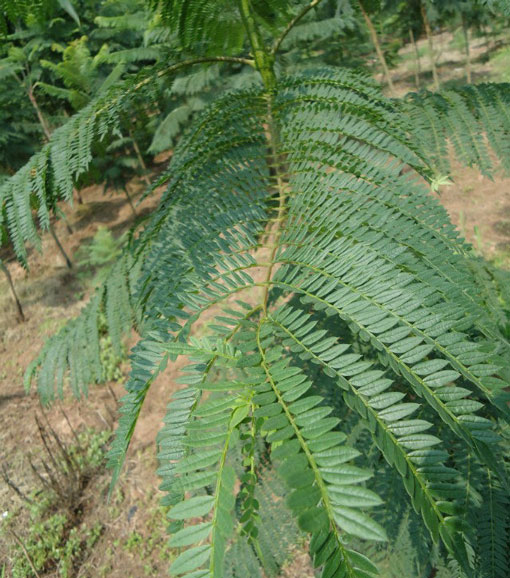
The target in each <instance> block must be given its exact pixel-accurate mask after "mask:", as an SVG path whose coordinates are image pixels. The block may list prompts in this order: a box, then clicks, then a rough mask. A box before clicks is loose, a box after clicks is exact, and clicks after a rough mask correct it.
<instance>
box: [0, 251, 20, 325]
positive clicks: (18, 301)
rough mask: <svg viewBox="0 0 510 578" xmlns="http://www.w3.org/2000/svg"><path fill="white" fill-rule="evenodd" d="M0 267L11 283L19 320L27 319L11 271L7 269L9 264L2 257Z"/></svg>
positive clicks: (10, 286) (10, 287)
mask: <svg viewBox="0 0 510 578" xmlns="http://www.w3.org/2000/svg"><path fill="white" fill-rule="evenodd" d="M0 269H1V270H2V271H3V272H4V275H5V277H6V278H7V283H8V284H9V289H10V291H11V295H12V298H13V299H14V303H15V304H16V311H17V317H18V319H19V321H25V314H24V313H23V308H22V307H21V302H20V300H19V299H18V295H17V293H16V288H15V287H14V283H13V281H12V277H11V274H10V273H9V269H7V266H6V265H5V264H4V262H3V261H2V260H1V259H0Z"/></svg>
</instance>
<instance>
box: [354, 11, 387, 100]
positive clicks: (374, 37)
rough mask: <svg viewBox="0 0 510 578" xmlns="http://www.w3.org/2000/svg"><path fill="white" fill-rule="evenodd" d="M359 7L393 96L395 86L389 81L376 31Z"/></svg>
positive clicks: (368, 17)
mask: <svg viewBox="0 0 510 578" xmlns="http://www.w3.org/2000/svg"><path fill="white" fill-rule="evenodd" d="M359 6H360V8H361V13H362V14H363V18H364V19H365V23H366V25H367V28H368V31H369V32H370V38H371V39H372V44H373V45H374V48H375V51H376V53H377V57H378V58H379V62H380V63H381V66H382V69H383V73H384V78H385V79H386V83H387V84H388V87H389V89H390V91H391V93H392V94H393V95H394V94H395V85H394V84H393V81H392V80H391V76H390V71H389V68H388V64H387V62H386V58H384V53H383V51H382V49H381V44H380V43H379V38H378V37H377V31H376V29H375V26H374V24H373V22H372V20H370V16H369V15H368V13H367V11H366V10H365V8H364V7H363V4H362V3H361V2H359Z"/></svg>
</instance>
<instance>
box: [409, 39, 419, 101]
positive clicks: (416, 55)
mask: <svg viewBox="0 0 510 578" xmlns="http://www.w3.org/2000/svg"><path fill="white" fill-rule="evenodd" d="M409 37H410V38H411V43H412V45H413V49H414V82H415V84H416V88H417V89H418V90H419V89H420V75H421V63H420V52H419V50H418V45H417V44H416V38H415V37H414V32H413V29H412V28H409Z"/></svg>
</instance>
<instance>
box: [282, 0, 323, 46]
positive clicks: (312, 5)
mask: <svg viewBox="0 0 510 578" xmlns="http://www.w3.org/2000/svg"><path fill="white" fill-rule="evenodd" d="M320 2H321V0H312V1H311V2H310V4H308V5H307V6H305V7H304V8H303V10H301V12H300V13H299V14H298V15H297V16H294V18H293V19H292V20H291V21H290V22H289V23H288V24H287V27H286V28H285V30H284V31H283V32H282V34H281V36H280V38H277V39H276V41H275V43H274V45H273V48H272V50H271V54H272V55H273V56H274V55H275V54H276V53H277V52H278V50H279V49H280V45H281V43H282V42H283V41H284V40H285V37H286V36H287V34H288V33H289V32H290V31H291V30H292V29H293V28H294V26H295V25H296V24H297V23H298V22H299V21H300V20H301V18H303V16H305V15H306V14H308V12H310V10H311V9H312V8H315V7H316V6H317V5H318V4H319V3H320Z"/></svg>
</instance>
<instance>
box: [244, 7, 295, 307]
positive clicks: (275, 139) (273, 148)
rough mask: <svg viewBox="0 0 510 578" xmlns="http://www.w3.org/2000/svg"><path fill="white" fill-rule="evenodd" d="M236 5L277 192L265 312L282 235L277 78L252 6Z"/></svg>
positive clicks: (272, 56) (281, 179)
mask: <svg viewBox="0 0 510 578" xmlns="http://www.w3.org/2000/svg"><path fill="white" fill-rule="evenodd" d="M237 2H238V5H239V11H240V13H241V17H242V19H243V24H244V27H245V30H246V34H247V35H248V38H249V41H250V45H251V49H252V52H253V58H254V60H255V66H256V68H257V70H258V71H259V73H260V76H261V77H262V82H263V83H264V88H265V89H266V93H267V125H268V131H267V138H268V145H269V151H268V157H269V161H270V162H269V166H270V169H271V170H272V171H274V173H273V177H274V185H275V188H276V191H277V193H278V209H277V216H276V219H275V223H274V227H273V228H272V230H271V233H270V235H271V238H272V249H271V255H270V258H269V265H268V267H267V274H266V279H265V288H264V292H263V296H262V309H263V311H264V314H265V313H266V310H267V301H268V297H269V287H270V283H269V282H270V281H271V276H272V273H273V266H274V258H275V256H276V252H277V249H278V241H279V239H280V236H281V222H282V220H283V215H284V212H285V198H286V194H285V181H284V178H283V176H282V167H283V159H282V158H281V156H280V155H279V149H280V135H279V131H278V127H277V126H276V123H275V121H274V118H273V96H274V93H275V91H276V86H277V81H276V74H275V72H274V54H273V53H272V52H271V51H270V50H268V49H267V47H266V46H265V44H264V40H263V38H262V35H261V34H260V30H259V28H258V26H257V22H256V20H255V16H254V12H253V8H252V5H251V0H237Z"/></svg>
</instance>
